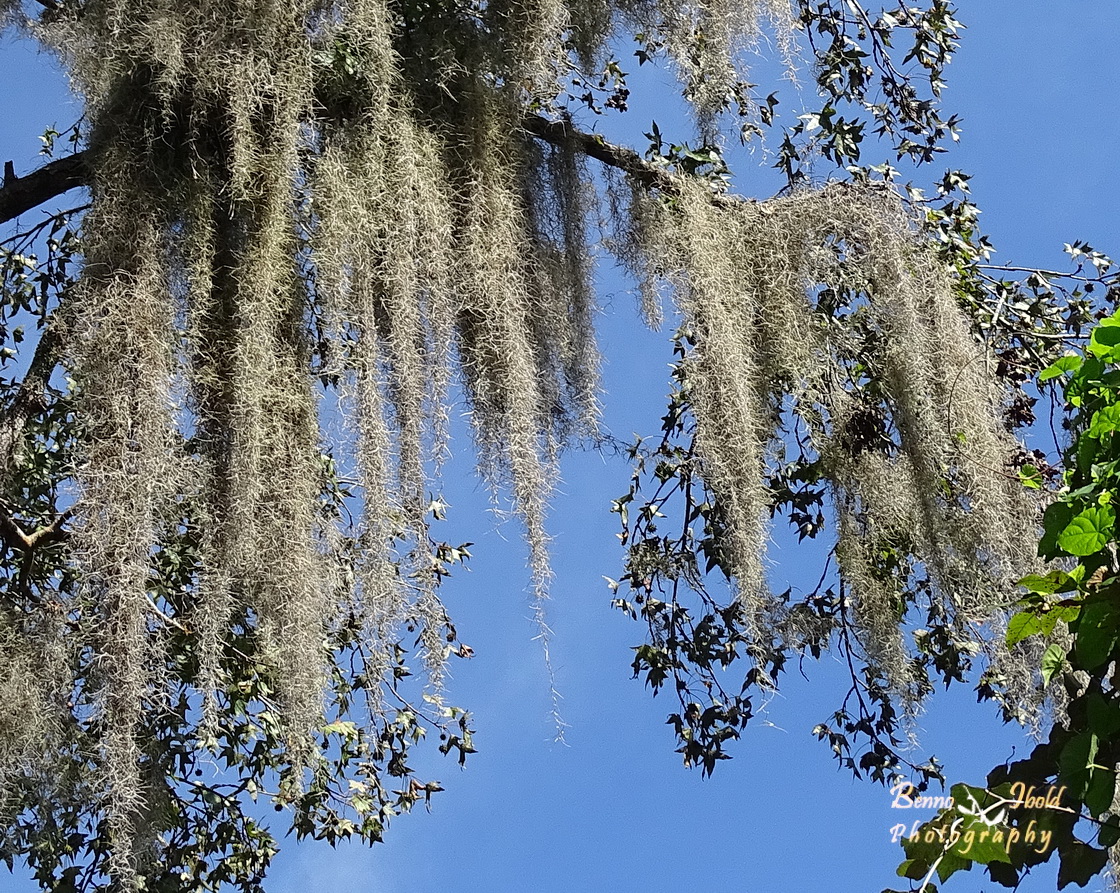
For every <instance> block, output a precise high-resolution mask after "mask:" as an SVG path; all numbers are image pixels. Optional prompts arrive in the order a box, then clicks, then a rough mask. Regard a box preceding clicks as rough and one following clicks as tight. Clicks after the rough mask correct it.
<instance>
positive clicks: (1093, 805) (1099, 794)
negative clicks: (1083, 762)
mask: <svg viewBox="0 0 1120 893" xmlns="http://www.w3.org/2000/svg"><path fill="white" fill-rule="evenodd" d="M1115 792H1116V773H1115V772H1113V771H1112V770H1111V769H1105V768H1103V767H1101V766H1093V767H1092V768H1091V769H1090V770H1089V784H1088V785H1087V786H1086V789H1085V805H1086V806H1087V807H1088V808H1089V812H1090V813H1091V814H1092V815H1094V816H1099V815H1104V814H1105V813H1106V812H1108V811H1109V809H1111V808H1112V795H1113V794H1114V793H1115Z"/></svg>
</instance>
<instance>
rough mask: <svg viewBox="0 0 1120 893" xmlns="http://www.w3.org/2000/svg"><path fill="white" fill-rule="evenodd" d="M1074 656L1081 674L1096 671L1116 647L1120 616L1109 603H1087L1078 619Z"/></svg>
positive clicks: (1119, 629)
mask: <svg viewBox="0 0 1120 893" xmlns="http://www.w3.org/2000/svg"><path fill="white" fill-rule="evenodd" d="M1075 633H1076V638H1075V639H1074V646H1073V655H1074V661H1075V663H1076V664H1077V666H1078V667H1079V668H1080V669H1082V670H1095V669H1096V668H1097V667H1099V666H1101V665H1102V664H1103V663H1104V662H1105V661H1106V660H1108V659H1109V656H1110V655H1111V654H1112V651H1113V649H1114V648H1115V647H1116V639H1117V635H1118V634H1120V615H1118V614H1117V612H1116V609H1115V608H1114V607H1113V606H1112V605H1111V604H1109V603H1108V602H1106V601H1102V600H1096V601H1091V602H1087V603H1086V604H1085V605H1084V606H1083V607H1082V609H1081V614H1080V616H1079V617H1078V619H1077V629H1076V631H1075Z"/></svg>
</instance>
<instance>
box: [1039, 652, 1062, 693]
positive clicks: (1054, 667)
mask: <svg viewBox="0 0 1120 893" xmlns="http://www.w3.org/2000/svg"><path fill="white" fill-rule="evenodd" d="M1065 662H1066V651H1065V649H1064V648H1063V647H1062V646H1061V645H1051V646H1050V647H1049V648H1047V649H1046V651H1045V652H1044V653H1043V655H1042V684H1043V685H1049V684H1050V680H1051V679H1053V678H1054V676H1055V675H1057V674H1058V673H1059V672H1061V669H1062V667H1063V666H1064V665H1065Z"/></svg>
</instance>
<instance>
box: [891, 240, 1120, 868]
mask: <svg viewBox="0 0 1120 893" xmlns="http://www.w3.org/2000/svg"><path fill="white" fill-rule="evenodd" d="M1101 265H1102V266H1103V267H1107V266H1108V262H1107V259H1102V262H1101ZM1117 344H1120V314H1113V315H1111V316H1107V317H1105V318H1104V319H1102V320H1101V322H1100V324H1099V325H1097V326H1096V327H1095V328H1093V329H1092V331H1091V334H1090V338H1089V341H1088V344H1087V346H1086V349H1085V351H1084V353H1083V354H1069V355H1066V356H1063V357H1061V358H1060V359H1058V360H1057V361H1056V362H1054V363H1052V364H1051V365H1050V366H1048V367H1047V368H1046V369H1044V370H1042V372H1041V374H1040V375H1039V379H1040V380H1041V381H1043V382H1046V381H1060V382H1061V385H1062V393H1063V396H1064V399H1065V403H1066V407H1067V409H1069V410H1070V411H1071V417H1070V418H1069V420H1068V422H1067V425H1068V427H1069V428H1070V429H1071V431H1072V434H1073V440H1072V443H1071V445H1070V447H1069V448H1068V450H1067V451H1066V454H1065V471H1064V473H1063V475H1062V487H1061V490H1060V492H1059V494H1058V495H1057V498H1056V499H1055V500H1054V501H1053V502H1052V503H1051V504H1050V506H1049V507H1048V508H1047V510H1046V514H1045V516H1044V518H1043V535H1042V538H1041V540H1040V542H1039V553H1040V555H1041V556H1042V557H1043V558H1046V559H1049V560H1052V561H1055V562H1057V563H1058V568H1057V569H1054V570H1051V571H1050V572H1049V573H1046V574H1045V575H1037V574H1035V575H1030V576H1027V577H1024V578H1023V579H1022V580H1021V581H1020V583H1021V585H1022V586H1023V587H1024V588H1025V589H1026V590H1027V594H1026V595H1025V596H1023V598H1021V599H1020V601H1019V602H1018V607H1019V610H1018V612H1017V613H1016V614H1015V615H1014V616H1013V617H1012V618H1011V620H1010V622H1009V623H1008V626H1007V640H1008V642H1009V644H1015V643H1017V642H1020V641H1023V640H1027V639H1041V640H1043V641H1044V642H1046V643H1048V644H1047V646H1046V648H1045V651H1044V652H1043V654H1042V659H1041V662H1040V666H1039V674H1040V676H1041V681H1042V685H1043V686H1050V687H1053V688H1058V690H1059V691H1060V692H1061V693H1062V694H1063V695H1064V697H1063V700H1064V701H1065V702H1066V703H1065V716H1064V718H1062V719H1061V721H1059V722H1057V723H1055V724H1054V726H1053V728H1052V729H1051V730H1050V734H1049V736H1048V737H1047V739H1046V740H1045V741H1044V742H1042V743H1040V744H1039V745H1038V746H1036V747H1035V748H1034V749H1033V750H1032V751H1031V753H1030V755H1029V756H1028V757H1026V758H1025V759H1022V760H1017V761H1015V762H1013V763H1009V764H1007V765H1004V766H999V767H996V768H995V769H993V770H992V772H991V773H989V775H988V779H987V785H988V787H987V789H986V790H977V789H968V793H971V795H972V796H971V797H970V798H969V799H970V800H972V801H973V802H976V803H979V805H980V806H981V807H983V809H984V811H985V814H984V815H980V816H976V817H974V818H969V819H965V820H964V821H963V823H962V819H961V816H962V814H963V812H964V809H963V808H962V805H965V802H964V798H963V797H962V796H960V794H958V790H957V788H954V800H955V803H956V805H955V807H954V809H952V810H947V811H945V812H943V813H942V814H940V815H939V816H938V817H937V818H936V819H934V820H933V821H932V822H930V823H927V825H926V826H924V827H923V829H920V831H919V832H917V833H916V834H915V835H913V836H912V837H911V838H910V839H908V840H907V842H906V843H904V846H905V848H906V854H907V857H908V859H907V861H906V862H905V863H904V864H903V865H902V866H901V867H900V868H899V874H900V875H902V876H904V877H909V878H915V879H923V878H924V879H925V880H926V881H927V883H926V884H925V886H924V887H923V889H927V890H929V889H934V888H933V887H932V886H931V885H930V884H929V883H928V880H929V878H930V877H931V876H932V875H933V873H934V872H936V873H937V875H938V877H940V879H941V880H942V881H944V880H946V879H947V878H949V877H950V876H951V875H952V874H953V873H955V872H956V871H959V870H965V869H969V868H971V867H974V865H984V866H986V868H987V869H988V873H989V875H990V876H991V878H992V880H993V881H996V882H998V883H1000V884H1003V885H1004V886H1008V887H1014V886H1015V885H1016V884H1018V883H1019V880H1020V879H1021V877H1022V876H1023V874H1024V873H1025V872H1027V871H1029V869H1030V868H1031V867H1032V866H1034V865H1037V864H1039V863H1042V862H1045V861H1047V860H1049V859H1050V858H1051V857H1052V856H1053V855H1054V854H1055V853H1056V854H1057V855H1058V858H1059V863H1060V864H1059V870H1058V886H1059V888H1060V889H1061V888H1064V887H1066V886H1068V885H1069V884H1071V883H1076V884H1077V885H1078V886H1085V885H1086V884H1087V883H1088V882H1089V880H1090V879H1091V878H1092V877H1093V876H1094V875H1096V874H1097V873H1098V872H1100V871H1101V870H1102V869H1103V868H1104V867H1105V865H1106V863H1107V861H1108V858H1109V855H1110V850H1111V849H1112V848H1113V847H1115V845H1116V844H1117V842H1118V841H1120V817H1118V814H1117V800H1116V767H1117V765H1118V764H1120V751H1118V750H1117V742H1118V740H1120V739H1118V736H1117V733H1118V732H1120V700H1118V696H1117V688H1116V676H1115V668H1116V666H1117V665H1118V664H1117V661H1118V660H1120V613H1118V610H1117V606H1116V603H1117V600H1116V587H1117V584H1118V577H1117V555H1116V539H1117V533H1116V514H1115V509H1114V505H1115V502H1116V500H1117V498H1118V497H1120V352H1118V351H1117ZM1024 472H1025V479H1026V481H1027V483H1028V485H1030V486H1039V483H1038V480H1037V477H1036V474H1037V470H1036V469H1033V468H1031V467H1027V468H1025V469H1024ZM1067 628H1068V635H1067V634H1065V633H1064V631H1065V630H1066V629H1067ZM962 788H963V786H962ZM979 824H984V826H985V827H986V828H987V829H988V831H989V834H988V838H989V843H990V844H991V846H990V847H989V848H988V849H984V850H975V851H972V850H969V849H968V848H967V844H966V843H965V842H964V840H963V838H962V839H961V840H958V841H956V842H954V843H952V844H951V845H947V844H946V843H945V841H946V840H947V839H948V837H949V831H950V830H951V829H953V828H956V829H957V830H959V831H962V832H963V831H965V830H966V828H967V827H971V825H977V826H979ZM930 828H933V829H938V828H940V829H942V830H943V831H945V834H943V835H938V834H933V835H927V834H926V833H925V832H926V830H928V829H930ZM1028 828H1031V829H1038V831H1039V833H1040V834H1041V833H1042V832H1045V833H1046V837H1045V838H1044V840H1045V843H1046V845H1045V846H1044V845H1042V841H1043V838H1041V837H1040V838H1039V844H1038V845H1036V846H1025V845H1024V844H1025V843H1026V830H1027V829H1028ZM927 837H928V838H929V839H928V840H927ZM1082 838H1085V839H1082ZM1016 844H1018V845H1016Z"/></svg>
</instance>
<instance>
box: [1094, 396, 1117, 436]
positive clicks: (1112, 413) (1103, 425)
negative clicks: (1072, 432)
mask: <svg viewBox="0 0 1120 893" xmlns="http://www.w3.org/2000/svg"><path fill="white" fill-rule="evenodd" d="M1114 431H1120V403H1111V404H1109V405H1108V406H1105V407H1104V408H1103V409H1100V410H1098V411H1097V412H1095V413H1093V417H1092V420H1091V421H1090V423H1089V429H1088V430H1087V431H1086V432H1085V433H1086V435H1088V436H1089V437H1097V438H1100V437H1104V436H1105V435H1106V434H1111V433H1113V432H1114Z"/></svg>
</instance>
